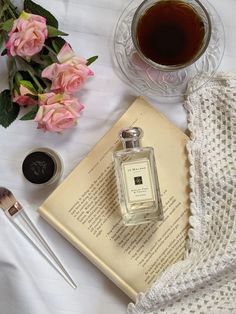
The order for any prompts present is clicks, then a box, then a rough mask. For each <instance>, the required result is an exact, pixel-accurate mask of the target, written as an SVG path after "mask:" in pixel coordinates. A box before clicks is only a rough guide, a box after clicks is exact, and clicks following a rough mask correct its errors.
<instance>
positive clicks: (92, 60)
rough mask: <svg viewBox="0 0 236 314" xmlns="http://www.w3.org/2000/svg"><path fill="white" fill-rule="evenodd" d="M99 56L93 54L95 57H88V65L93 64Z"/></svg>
mask: <svg viewBox="0 0 236 314" xmlns="http://www.w3.org/2000/svg"><path fill="white" fill-rule="evenodd" d="M97 58H98V56H93V57H91V58H88V59H87V63H86V65H90V64H92V63H93V62H94V61H96V60H97Z"/></svg>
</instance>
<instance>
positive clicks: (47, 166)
mask: <svg viewBox="0 0 236 314" xmlns="http://www.w3.org/2000/svg"><path fill="white" fill-rule="evenodd" d="M49 152H50V153H49ZM54 155H55V153H54V152H53V151H51V150H47V149H38V150H34V151H32V152H30V153H29V154H28V155H27V156H26V157H25V159H24V161H23V164H22V172H23V175H24V177H25V178H26V179H27V180H28V181H30V182H31V183H34V184H44V183H49V181H50V182H51V181H52V180H53V178H54V177H55V176H56V174H58V160H59V158H58V155H56V156H57V158H54V157H55V156H54Z"/></svg>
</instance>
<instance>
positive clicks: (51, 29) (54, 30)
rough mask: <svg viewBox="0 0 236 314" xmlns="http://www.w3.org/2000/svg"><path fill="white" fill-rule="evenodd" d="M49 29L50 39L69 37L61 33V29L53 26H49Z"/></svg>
mask: <svg viewBox="0 0 236 314" xmlns="http://www.w3.org/2000/svg"><path fill="white" fill-rule="evenodd" d="M47 29H48V37H57V36H68V34H66V33H64V32H62V31H60V30H59V29H57V28H55V27H53V26H50V25H48V26H47Z"/></svg>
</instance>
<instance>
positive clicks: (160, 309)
mask: <svg viewBox="0 0 236 314" xmlns="http://www.w3.org/2000/svg"><path fill="white" fill-rule="evenodd" d="M185 107H186V110H187V113H188V127H189V130H190V132H191V140H190V142H189V144H188V147H187V148H188V154H189V160H190V164H191V167H190V174H191V178H190V186H191V189H192V192H191V195H190V198H191V213H192V215H191V217H190V220H189V222H190V226H191V228H190V230H189V245H188V252H187V254H186V259H185V260H183V261H181V262H179V263H177V264H175V265H173V266H172V267H171V268H169V269H168V270H167V271H166V272H165V273H164V274H163V275H162V276H161V277H160V278H159V279H158V280H157V281H156V282H155V284H154V285H153V286H152V288H151V289H150V290H149V291H148V292H147V293H146V294H140V296H139V298H138V301H137V303H136V305H133V304H130V305H129V307H128V313H129V314H138V313H139V314H141V313H142V314H143V313H153V314H157V313H158V314H163V313H166V314H167V313H168V314H179V313H181V314H185V313H186V314H190V313H191V314H205V313H207V314H211V313H214V314H220V313H222V314H228V313H236V202H235V194H236V180H235V178H236V145H235V144H236V76H233V75H225V74H219V75H217V76H216V77H215V78H214V79H213V80H212V81H211V82H210V83H208V84H207V85H206V86H205V87H204V88H202V89H201V90H199V91H198V92H196V93H194V94H192V95H190V96H189V97H188V98H187V100H186V103H185Z"/></svg>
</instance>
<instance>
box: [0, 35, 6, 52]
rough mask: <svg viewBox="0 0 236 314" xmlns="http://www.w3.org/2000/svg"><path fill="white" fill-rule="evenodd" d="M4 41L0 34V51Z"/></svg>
mask: <svg viewBox="0 0 236 314" xmlns="http://www.w3.org/2000/svg"><path fill="white" fill-rule="evenodd" d="M4 41H5V39H4V36H3V35H2V34H1V33H0V49H1V48H2V46H3V44H4Z"/></svg>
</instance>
